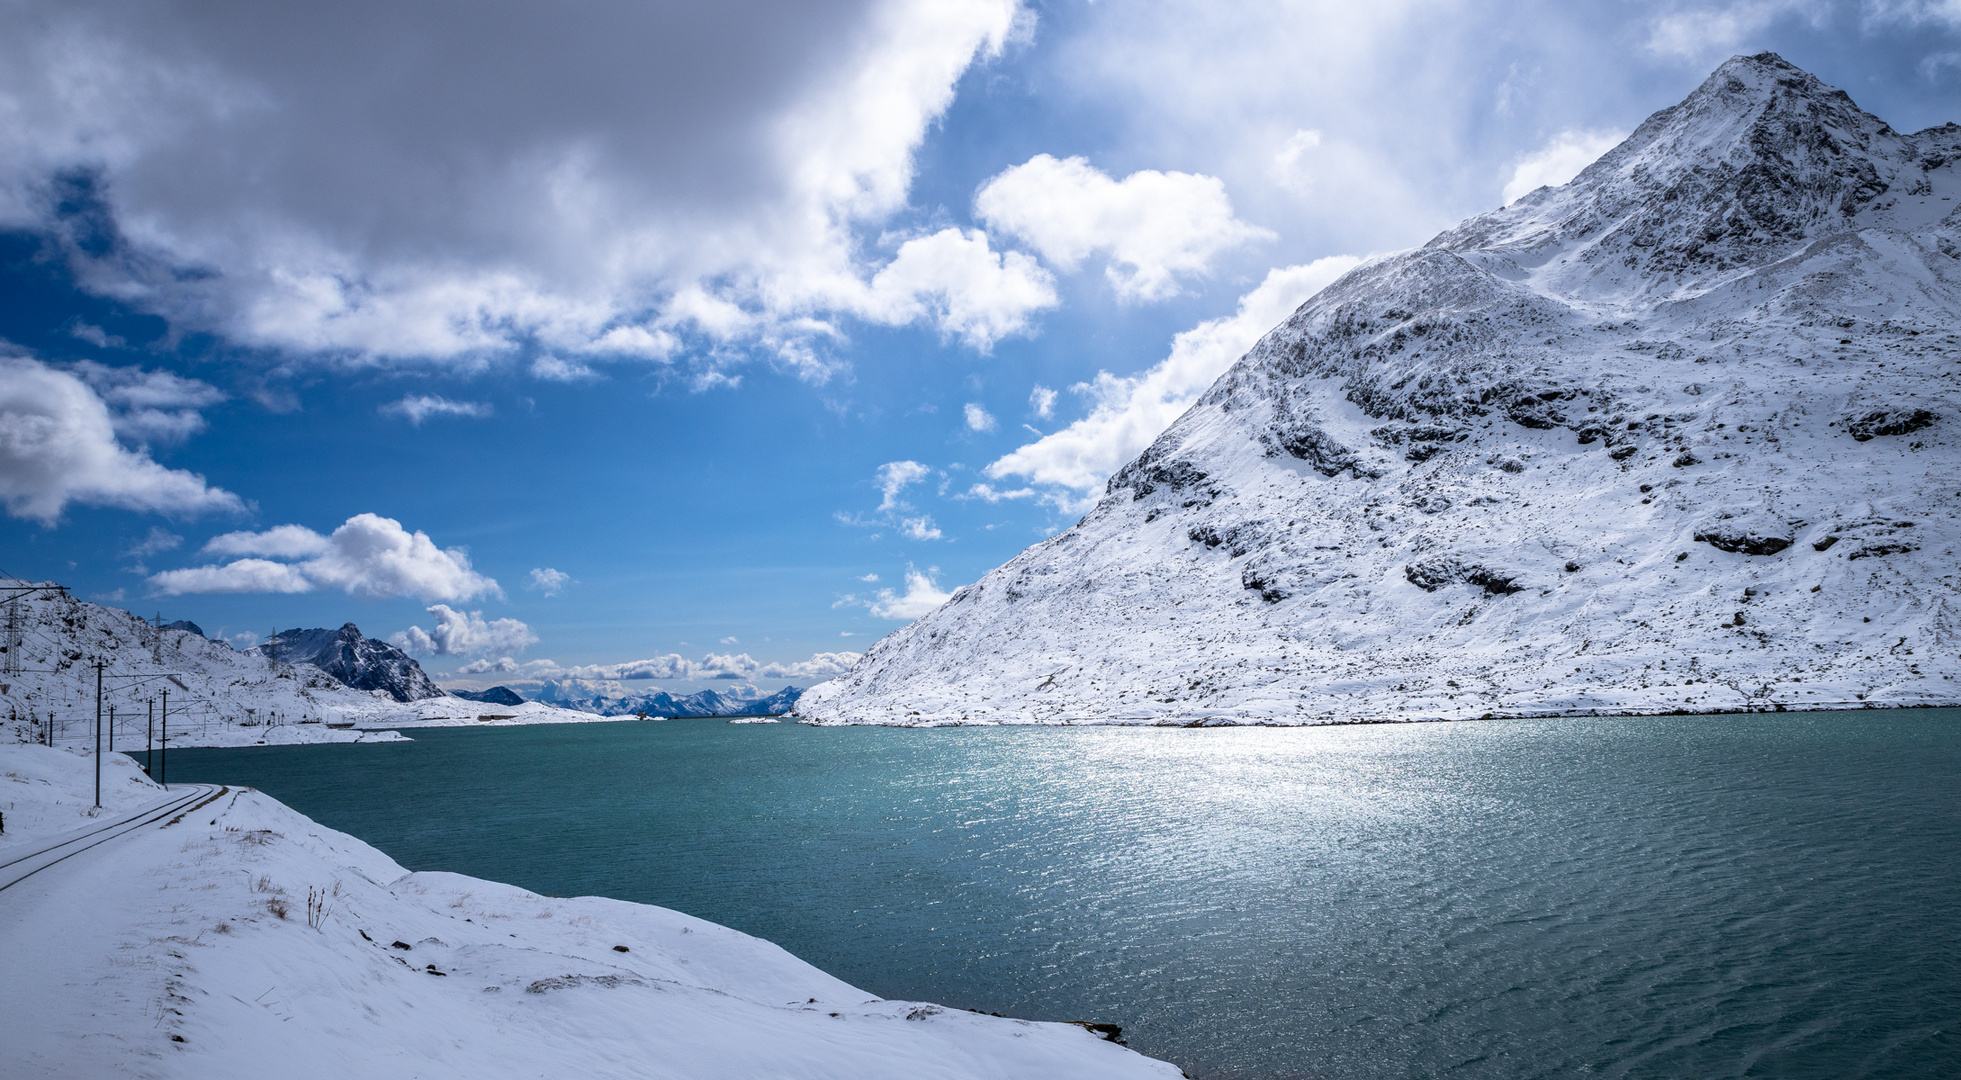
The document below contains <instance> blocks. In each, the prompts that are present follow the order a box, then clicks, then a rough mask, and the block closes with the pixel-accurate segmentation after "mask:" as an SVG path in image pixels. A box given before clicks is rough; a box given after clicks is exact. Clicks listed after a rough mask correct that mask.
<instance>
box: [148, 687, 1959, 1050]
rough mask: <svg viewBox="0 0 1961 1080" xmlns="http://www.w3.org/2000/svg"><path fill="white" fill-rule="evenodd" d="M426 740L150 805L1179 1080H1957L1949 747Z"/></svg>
mask: <svg viewBox="0 0 1961 1080" xmlns="http://www.w3.org/2000/svg"><path fill="white" fill-rule="evenodd" d="M414 738H415V741H414V742H411V743H396V744H371V745H346V746H308V747H263V748H260V747H254V748H244V749H229V750H177V751H172V753H171V755H170V757H171V761H170V771H171V775H170V779H171V780H172V781H179V780H182V781H189V780H210V781H219V782H225V783H231V784H245V785H250V786H253V787H257V788H260V789H262V790H264V791H267V792H269V793H271V794H272V795H273V796H275V797H277V798H279V799H281V800H283V801H285V802H286V803H288V804H289V805H291V806H293V807H294V808H296V809H298V810H300V811H302V812H303V813H306V814H308V815H310V816H312V817H313V818H315V819H317V820H319V821H320V822H322V823H324V824H326V825H329V826H332V827H334V828H336V829H341V830H344V831H346V832H350V833H353V834H354V835H356V836H359V837H361V838H362V839H364V840H367V841H369V842H370V843H372V844H374V845H375V846H377V847H379V848H381V849H382V850H383V851H386V852H387V853H388V854H390V855H392V856H394V857H395V858H396V859H397V860H399V861H400V862H402V863H403V864H404V865H406V866H408V867H411V868H413V869H418V870H453V871H457V872H459V873H464V874H471V875H475V876H478V877H484V878H491V879H495V880H498V881H507V882H511V883H514V884H518V885H522V886H524V887H526V888H529V889H533V890H536V891H539V892H544V893H550V894H555V895H562V896H569V895H582V894H599V895H604V896H611V897H618V898H620V899H624V900H634V901H641V902H645V903H652V904H660V905H664V906H667V907H672V908H677V909H680V910H682V911H686V912H688V913H690V914H693V915H697V916H700V917H702V918H706V919H712V920H714V921H716V922H720V923H724V924H726V925H729V926H733V927H736V928H737V929H740V930H744V931H747V932H748V933H751V934H755V935H758V936H760V937H764V938H768V939H769V940H771V941H774V942H777V943H778V944H780V945H782V946H784V947H785V948H787V949H789V950H790V951H792V952H794V953H796V954H797V955H799V956H801V957H803V958H804V959H806V960H808V961H810V962H811V963H813V964H816V965H817V966H818V967H821V968H823V969H825V970H827V971H829V972H831V973H833V974H835V975H837V976H839V977H841V978H843V979H845V980H847V981H849V982H852V983H854V984H856V985H858V986H860V987H862V988H864V989H866V990H868V991H871V992H873V993H875V994H878V995H881V996H884V997H892V998H909V999H922V1000H931V1001H938V1002H942V1003H945V1004H948V1005H954V1006H962V1007H967V1008H975V1009H982V1010H986V1011H990V1012H1001V1013H1006V1014H1009V1015H1013V1016H1024V1017H1031V1018H1037V1019H1052V1020H1075V1019H1084V1020H1096V1021H1104V1022H1109V1023H1116V1024H1121V1025H1123V1028H1124V1036H1125V1038H1126V1040H1127V1041H1128V1042H1129V1044H1130V1045H1131V1046H1132V1047H1134V1048H1136V1049H1138V1050H1140V1051H1142V1052H1144V1053H1147V1054H1150V1055H1152V1056H1155V1057H1161V1058H1165V1059H1166V1060H1169V1061H1172V1062H1174V1063H1176V1064H1178V1065H1179V1066H1181V1067H1183V1068H1184V1069H1186V1070H1187V1071H1188V1072H1189V1073H1190V1074H1191V1075H1193V1076H1195V1077H1200V1078H1205V1080H1274V1078H1293V1077H1303V1078H1304V1077H1314V1078H1326V1080H1345V1078H1362V1077H1435V1076H1445V1075H1449V1076H1458V1077H1563V1076H1589V1077H1669V1078H1676V1077H1698V1078H1699V1077H1735V1076H1766V1077H1770V1076H1774V1077H1833V1078H1838V1077H1860V1076H1868V1077H1956V1076H1961V710H1915V711H1901V712H1856V713H1811V714H1774V715H1752V716H1719V717H1663V718H1639V719H1589V720H1546V721H1486V722H1477V723H1454V724H1424V725H1384V726H1368V727H1323V728H1296V729H1287V728H1238V729H1234V728H1225V729H1207V730H1183V729H1156V728H1145V729H1137V728H1112V727H1104V728H1088V727H1085V728H1043V729H1029V728H950V729H938V730H906V729H888V728H828V729H813V728H807V727H802V726H797V725H793V724H778V725H731V724H727V723H723V722H720V721H715V720H673V721H667V722H664V723H619V724H583V725H555V726H540V727H510V728H497V729H489V730H470V729H439V730H431V731H422V732H416V733H415V734H414ZM138 756H139V758H140V755H138Z"/></svg>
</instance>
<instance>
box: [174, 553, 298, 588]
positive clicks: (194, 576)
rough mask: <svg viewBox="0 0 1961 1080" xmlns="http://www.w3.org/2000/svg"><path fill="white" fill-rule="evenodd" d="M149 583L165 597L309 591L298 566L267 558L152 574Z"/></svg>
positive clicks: (240, 560) (190, 567)
mask: <svg viewBox="0 0 1961 1080" xmlns="http://www.w3.org/2000/svg"><path fill="white" fill-rule="evenodd" d="M150 584H151V585H152V586H154V587H155V588H156V590H157V591H158V592H160V593H163V594H164V595H165V596H182V595H184V594H185V593H303V592H312V591H313V582H311V581H308V580H307V578H306V575H305V574H302V573H301V572H300V569H299V567H297V566H292V565H289V564H287V563H277V562H272V561H270V560H267V559H238V560H235V561H233V562H228V563H226V564H224V565H223V566H189V567H185V568H184V569H182V570H165V571H164V572H163V573H161V574H152V575H151V576H150Z"/></svg>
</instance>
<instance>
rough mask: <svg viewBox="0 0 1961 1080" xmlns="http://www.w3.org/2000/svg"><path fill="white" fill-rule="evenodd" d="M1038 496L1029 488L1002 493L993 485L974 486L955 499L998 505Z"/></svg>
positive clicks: (1037, 493)
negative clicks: (976, 500) (975, 500)
mask: <svg viewBox="0 0 1961 1080" xmlns="http://www.w3.org/2000/svg"><path fill="white" fill-rule="evenodd" d="M1040 494H1041V493H1040V492H1038V491H1036V490H1035V489H1034V488H1030V487H1024V488H1015V489H1013V490H1010V491H1002V490H1000V489H999V488H996V487H995V486H994V485H993V484H975V485H974V486H973V487H970V488H968V489H967V493H966V494H965V495H960V496H955V497H956V498H963V499H983V500H985V501H987V502H991V503H998V502H1000V501H1002V500H1003V499H1032V498H1035V497H1037V496H1038V495H1040Z"/></svg>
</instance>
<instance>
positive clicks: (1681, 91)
mask: <svg viewBox="0 0 1961 1080" xmlns="http://www.w3.org/2000/svg"><path fill="white" fill-rule="evenodd" d="M1219 8H1220V6H1219V5H1211V4H1203V3H1176V2H1170V0H1165V2H1157V3H1122V2H1118V3H1107V2H1106V3H1099V4H1093V5H1092V4H1084V3H1036V4H1026V5H1019V6H1018V5H1016V4H1014V3H1012V2H1010V0H961V2H946V3H936V4H900V3H877V2H838V3H832V4H779V3H771V2H765V0H755V2H752V3H748V4H729V5H716V6H714V7H713V9H712V10H710V9H706V8H699V7H697V8H687V7H679V6H669V7H662V6H660V5H651V6H649V5H629V4H620V5H608V4H605V3H595V4H590V5H585V6H583V7H581V8H580V9H579V15H578V16H577V18H576V20H569V21H568V20H565V19H561V18H560V17H557V16H551V15H538V14H536V13H532V12H531V11H530V9H529V8H527V7H526V6H523V5H508V6H505V5H497V4H479V5H471V6H469V7H468V8H467V9H465V8H452V7H450V6H448V5H434V4H432V5H424V6H421V7H418V8H415V9H413V10H409V11H402V10H398V9H396V8H393V7H390V6H387V5H373V6H370V5H363V4H347V5H337V6H335V7H334V9H333V10H332V11H322V12H316V13H310V14H296V13H294V12H290V11H285V10H283V9H272V10H267V9H263V8H258V7H251V6H240V7H238V8H237V9H235V10H233V9H226V8H223V7H215V6H211V5H196V6H193V5H172V4H145V5H130V4H119V3H107V2H104V3H93V2H89V3H64V4H60V5H53V4H48V5H35V4H25V5H15V6H10V7H9V8H8V9H7V12H6V13H5V14H0V22H6V23H11V24H12V25H11V26H8V27H7V28H6V32H5V33H4V34H0V39H3V40H4V43H0V160H3V161H4V162H5V164H0V339H4V340H5V341H6V342H7V343H8V345H7V347H6V353H7V356H6V359H5V360H4V362H0V436H4V438H0V444H4V445H0V499H4V502H5V505H6V507H7V510H8V513H7V515H6V517H5V518H4V520H0V554H3V555H4V558H3V559H0V568H4V569H5V570H6V571H7V572H9V573H13V574H17V575H23V576H29V577H35V578H52V579H55V580H58V581H61V582H63V583H65V584H68V585H70V586H71V587H72V588H73V589H74V590H75V591H76V592H77V594H79V595H82V596H84V597H89V598H94V599H101V600H104V601H105V602H111V603H119V604H122V605H124V606H128V607H130V608H132V609H134V610H137V611H140V612H143V613H145V614H149V613H151V612H157V611H160V612H162V613H163V615H164V616H165V617H166V618H189V619H193V620H195V621H197V622H198V623H200V624H201V625H203V626H204V627H205V628H206V629H207V630H208V631H211V632H213V633H215V634H223V635H227V636H234V640H236V641H239V642H241V643H249V642H250V641H252V640H254V638H253V637H252V635H263V634H265V633H266V632H267V631H268V630H269V629H270V628H272V627H274V626H277V627H280V628H285V627H291V626H314V625H329V626H332V625H338V624H339V623H341V622H344V621H349V620H351V621H354V622H356V623H358V624H360V626H361V627H362V629H363V630H364V631H366V632H367V633H369V634H371V635H374V636H381V637H389V636H395V635H400V637H399V640H401V641H404V642H406V643H408V644H410V645H412V646H413V647H414V648H415V649H416V651H418V652H419V653H420V655H421V659H422V661H423V663H424V665H425V666H426V667H427V668H429V669H430V670H431V671H432V672H433V673H435V674H436V675H437V676H438V677H439V678H440V679H443V680H445V681H447V682H449V683H450V684H452V685H489V684H492V683H496V682H512V683H520V684H521V683H523V682H525V681H526V680H533V681H535V680H536V679H538V678H544V677H563V676H573V677H588V678H607V677H620V678H632V679H635V680H637V684H642V685H651V684H657V685H662V686H669V687H672V688H674V689H677V690H685V689H692V688H696V687H699V686H704V685H718V684H719V683H720V682H722V681H726V680H729V679H736V678H741V679H748V680H751V681H754V682H756V683H757V684H759V685H762V686H765V687H772V686H775V685H780V684H782V683H784V682H786V681H787V682H794V683H797V684H799V685H807V684H808V683H810V682H812V681H814V680H816V679H818V678H821V677H823V676H824V675H825V674H827V673H831V672H834V671H835V670H837V669H838V667H839V665H841V664H844V663H848V662H849V659H850V657H849V656H848V655H839V654H850V653H855V652H858V651H861V650H862V649H863V648H864V647H865V646H866V645H868V644H869V643H870V642H872V641H874V640H876V639H877V638H878V637H879V636H880V635H882V634H884V633H887V632H889V631H890V630H892V629H894V628H896V627H897V626H899V625H901V624H902V623H903V622H904V621H905V620H906V619H908V618H910V617H913V616H916V615H917V614H919V613H921V612H922V611H923V610H924V609H925V608H927V607H930V605H931V604H932V602H933V601H934V599H935V597H937V596H938V595H940V594H943V593H944V592H946V591H950V590H951V589H952V588H954V587H957V586H958V585H960V584H962V583H965V582H968V581H971V580H973V579H975V578H976V577H978V576H979V575H980V574H982V573H984V572H985V571H986V570H988V569H989V568H991V567H993V566H995V565H998V564H999V563H1001V562H1002V561H1004V560H1006V559H1007V558H1009V557H1011V556H1012V555H1013V554H1014V553H1015V552H1017V551H1019V550H1020V549H1021V548H1023V547H1025V546H1026V545H1028V544H1030V543H1033V542H1035V541H1037V540H1039V539H1041V538H1042V537H1044V536H1047V535H1050V534H1051V533H1053V532H1054V531H1056V530H1058V529H1060V528H1064V527H1066V526H1067V525H1069V524H1070V523H1071V522H1073V521H1074V520H1075V517H1076V516H1077V515H1079V514H1080V513H1081V511H1082V509H1083V508H1084V507H1085V506H1086V505H1087V501H1088V500H1089V499H1091V498H1093V495H1094V493H1095V491H1096V490H1097V484H1098V483H1099V482H1100V480H1101V479H1102V478H1103V477H1105V476H1107V475H1108V472H1109V471H1110V470H1111V469H1112V468H1114V467H1115V466H1116V465H1118V464H1121V462H1122V461H1123V460H1125V459H1126V458H1128V457H1129V456H1130V455H1132V454H1134V453H1135V452H1136V451H1137V450H1139V449H1141V448H1142V446H1143V445H1145V444H1146V443H1148V441H1149V438H1150V437H1151V435H1152V434H1154V433H1155V431H1156V430H1158V429H1159V428H1161V427H1162V425H1163V423H1164V422H1165V421H1167V420H1168V419H1170V417H1171V416H1174V415H1175V414H1176V412H1177V411H1178V410H1179V409H1181V408H1182V407H1183V404H1184V403H1185V402H1187V401H1189V400H1190V397H1191V396H1192V395H1193V394H1195V393H1197V392H1198V391H1199V390H1201V389H1202V388H1203V386H1204V384H1205V383H1207V382H1209V381H1210V379H1211V378H1212V377H1214V376H1216V374H1217V373H1218V372H1219V371H1220V370H1222V369H1223V367H1224V366H1225V365H1226V364H1227V363H1229V362H1230V361H1231V360H1232V359H1233V358H1235V357H1236V356H1237V355H1238V353H1239V352H1241V351H1243V350H1244V349H1245V348H1246V347H1247V346H1249V345H1250V344H1251V343H1252V341H1253V340H1254V339H1256V338H1257V336H1258V334H1259V333H1260V332H1261V331H1263V330H1265V329H1266V328H1267V327H1268V326H1270V325H1271V324H1272V323H1274V322H1276V321H1278V319H1279V318H1280V317H1281V316H1282V315H1284V313H1285V312H1286V311H1287V310H1289V309H1291V308H1292V307H1293V306H1295V305H1296V304H1298V303H1299V302H1300V301H1302V300H1305V299H1306V298H1307V296H1308V295H1309V294H1311V293H1312V291H1313V290H1314V289H1315V288H1318V287H1319V286H1320V285H1322V284H1325V283H1326V282H1327V281H1328V280H1332V278H1333V277H1334V276H1335V275H1337V274H1338V273H1340V272H1341V271H1342V270H1344V269H1346V268H1347V267H1348V266H1351V265H1353V264H1354V261H1355V260H1356V259H1359V258H1364V257H1367V256H1369V255H1371V254H1377V253H1384V252H1388V251H1392V250H1395V249H1398V248H1402V247H1407V246H1410V245H1413V244H1418V243H1421V242H1423V241H1424V240H1426V239H1427V238H1428V237H1429V236H1431V235H1432V234H1434V233H1435V232H1437V231H1438V230H1440V229H1442V228H1444V227H1446V226H1448V225H1450V224H1452V223H1454V222H1456V221H1457V220H1459V219H1461V218H1463V217H1465V216H1468V215H1470V214H1473V213H1476V212H1479V211H1482V210H1486V209H1490V208H1492V207H1495V206H1498V205H1500V204H1501V203H1502V202H1504V201H1505V200H1506V199H1507V198H1508V197H1510V196H1512V195H1515V194H1517V193H1519V192H1520V191H1522V190H1528V189H1529V187H1530V186H1531V185H1533V184H1536V183H1538V182H1559V181H1562V180H1564V179H1565V178H1567V177H1568V176H1570V175H1571V173H1572V172H1574V171H1577V169H1578V168H1579V167H1581V166H1582V165H1584V164H1585V162H1586V161H1587V160H1589V159H1590V158H1591V157H1592V156H1594V155H1597V154H1598V153H1599V152H1600V151H1602V150H1604V149H1605V148H1606V147H1607V146H1609V145H1611V144H1612V142H1613V141H1614V140H1615V139H1616V138H1618V137H1619V136H1621V135H1624V134H1625V133H1626V132H1628V131H1629V130H1631V129H1632V128H1633V127H1634V126H1635V125H1636V124H1638V123H1639V122H1640V121H1641V120H1642V119H1643V118H1644V117H1645V116H1646V115H1648V114H1649V113H1651V112H1652V111H1654V110H1656V109H1659V108H1662V107H1665V106H1667V105H1669V104H1671V103H1673V102H1674V101H1676V100H1678V99H1680V98H1681V97H1682V96H1684V95H1685V94H1686V93H1688V91H1689V90H1691V89H1693V87H1694V86H1695V85H1696V84H1697V83H1698V82H1699V81H1700V80H1701V79H1702V77H1703V76H1704V75H1705V74H1706V73H1707V72H1708V71H1709V70H1710V69H1711V68H1713V67H1714V66H1715V65H1716V64H1717V63H1719V62H1720V61H1721V60H1722V59H1724V58H1726V57H1727V56H1729V55H1731V54H1732V53H1736V52H1755V51H1759V50H1762V49H1771V50H1775V51H1778V52H1780V53H1782V54H1783V55H1784V56H1785V57H1786V58H1787V59H1790V60H1791V61H1792V62H1794V63H1796V64H1798V65H1799V66H1801V67H1805V68H1807V69H1809V70H1811V71H1813V72H1815V73H1816V74H1818V75H1819V76H1820V77H1821V78H1823V79H1825V80H1826V81H1828V82H1831V83H1833V84H1835V85H1837V86H1840V87H1842V88H1844V89H1846V90H1847V91H1848V92H1850V93H1851V94H1852V95H1853V97H1854V98H1855V99H1857V100H1858V101H1859V103H1860V104H1861V105H1863V106H1864V107H1865V108H1866V109H1868V110H1869V111H1871V112H1874V113H1875V114H1877V115H1879V116H1880V117H1882V118H1884V119H1886V120H1888V121H1889V122H1891V123H1892V124H1893V125H1894V126H1895V127H1897V128H1900V129H1903V130H1909V131H1911V130H1917V129H1919V128H1921V127H1925V126H1928V125H1931V124H1936V123H1941V122H1945V121H1947V120H1949V119H1951V118H1961V107H1957V106H1961V100H1958V98H1961V4H1956V3H1953V2H1947V3H1892V2H1888V3H1879V2H1868V3H1841V4H1831V3H1822V2H1820V3H1809V2H1795V0H1791V2H1779V0H1754V2H1740V3H1727V4H1723V3H1718V4H1694V3H1681V4H1635V3H1626V4H1596V5H1559V4H1532V3H1523V4H1504V5H1497V4H1483V5H1479V4H1458V3H1448V2H1434V3H1400V4H1399V3H1386V4H1379V5H1373V6H1369V7H1368V8H1367V9H1366V10H1359V9H1358V6H1356V5H1347V4H1332V3H1329V4H1315V3H1299V4H1260V3H1249V4H1243V5H1232V6H1231V8H1230V10H1228V11H1224V12H1222V11H1221V10H1219ZM1181 335H1182V336H1181ZM418 534H420V536H419V537H418Z"/></svg>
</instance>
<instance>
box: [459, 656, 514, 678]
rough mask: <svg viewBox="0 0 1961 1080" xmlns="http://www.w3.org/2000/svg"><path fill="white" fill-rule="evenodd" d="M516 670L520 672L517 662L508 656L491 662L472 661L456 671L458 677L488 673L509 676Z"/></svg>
mask: <svg viewBox="0 0 1961 1080" xmlns="http://www.w3.org/2000/svg"><path fill="white" fill-rule="evenodd" d="M516 670H518V662H517V661H516V660H513V659H511V658H510V657H508V656H500V657H498V658H497V659H495V660H491V659H488V658H486V659H483V660H472V661H470V662H469V663H467V664H464V665H462V666H460V667H458V668H457V669H456V673H457V674H458V675H483V674H486V673H488V672H497V673H499V674H508V673H510V672H513V671H516Z"/></svg>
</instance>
